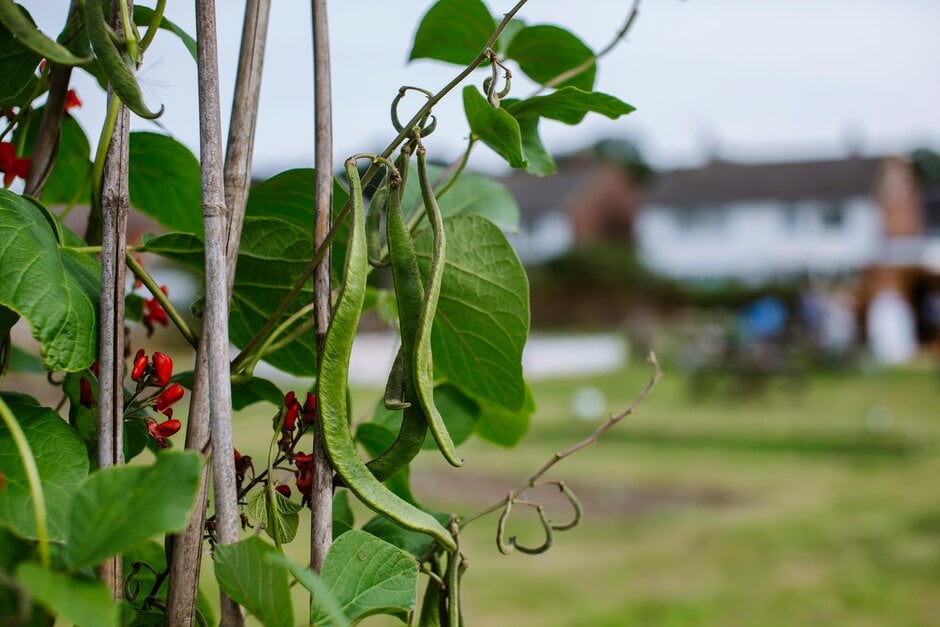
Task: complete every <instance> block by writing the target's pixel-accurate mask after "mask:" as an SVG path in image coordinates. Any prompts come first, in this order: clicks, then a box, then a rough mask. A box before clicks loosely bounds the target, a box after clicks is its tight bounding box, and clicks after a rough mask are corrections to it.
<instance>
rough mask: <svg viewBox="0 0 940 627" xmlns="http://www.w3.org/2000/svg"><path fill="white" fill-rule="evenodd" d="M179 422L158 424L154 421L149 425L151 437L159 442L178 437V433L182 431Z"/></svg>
mask: <svg viewBox="0 0 940 627" xmlns="http://www.w3.org/2000/svg"><path fill="white" fill-rule="evenodd" d="M181 426H182V425H181V424H180V421H179V420H174V419H170V420H164V421H163V422H161V423H159V424H157V421H156V420H154V421H153V422H150V423H149V424H148V425H147V430H148V431H149V432H150V435H152V436H153V437H154V439H157V440H163V439H166V438H168V437H170V436H172V435H176V432H177V431H179V430H180V427H181Z"/></svg>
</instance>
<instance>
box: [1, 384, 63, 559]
mask: <svg viewBox="0 0 940 627" xmlns="http://www.w3.org/2000/svg"><path fill="white" fill-rule="evenodd" d="M0 417H2V418H3V422H4V423H6V426H7V429H9V430H10V435H11V436H12V437H13V443H14V444H15V445H16V451H17V453H19V456H20V461H22V462H23V469H24V470H25V471H26V481H27V482H28V483H29V493H30V494H31V495H32V497H33V516H34V517H35V519H36V537H37V539H38V540H39V561H41V562H42V565H43V566H45V567H46V568H49V566H50V565H51V563H52V560H51V558H50V554H49V530H48V525H47V523H46V499H45V497H44V496H43V493H42V483H41V482H40V480H39V469H38V468H37V467H36V458H35V457H33V451H32V449H30V448H29V441H27V439H26V434H24V433H23V430H22V429H21V428H20V423H19V422H17V420H16V416H14V415H13V412H12V411H11V410H10V407H9V406H8V405H7V404H6V403H5V402H4V401H3V399H2V398H0Z"/></svg>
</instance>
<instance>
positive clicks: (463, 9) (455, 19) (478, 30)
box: [408, 0, 495, 65]
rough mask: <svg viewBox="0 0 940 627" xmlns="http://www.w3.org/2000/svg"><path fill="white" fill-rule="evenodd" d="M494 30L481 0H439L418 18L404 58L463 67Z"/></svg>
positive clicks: (487, 11)
mask: <svg viewBox="0 0 940 627" xmlns="http://www.w3.org/2000/svg"><path fill="white" fill-rule="evenodd" d="M494 30H495V26H494V23H493V16H492V15H491V14H490V10H489V9H487V8H486V5H485V4H483V2H481V0H439V1H438V2H437V3H435V4H434V6H432V7H431V8H430V9H429V10H428V12H427V13H425V15H424V17H423V18H421V23H420V24H419V25H418V32H417V33H415V40H414V45H413V46H412V48H411V54H410V55H409V57H408V58H409V59H437V60H438V61H446V62H447V63H456V64H457V65H467V64H468V63H470V62H471V61H473V59H474V58H476V56H477V55H478V54H480V52H481V51H482V50H483V47H484V46H485V45H486V42H487V41H488V40H489V38H490V35H492V34H493V31H494Z"/></svg>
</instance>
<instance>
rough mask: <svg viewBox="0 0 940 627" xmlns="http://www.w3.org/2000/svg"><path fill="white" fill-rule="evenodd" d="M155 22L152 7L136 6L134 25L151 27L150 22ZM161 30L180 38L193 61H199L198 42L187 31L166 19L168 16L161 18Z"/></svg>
mask: <svg viewBox="0 0 940 627" xmlns="http://www.w3.org/2000/svg"><path fill="white" fill-rule="evenodd" d="M152 20H153V9H151V8H150V7H144V6H135V7H134V23H135V24H137V25H138V26H149V25H150V22H151V21H152ZM158 27H159V28H162V29H164V30H167V31H169V32H171V33H173V34H174V35H176V36H177V37H179V38H180V41H181V42H183V45H184V46H186V49H187V50H188V51H189V54H190V55H192V57H193V61H197V62H198V61H199V57H198V55H197V54H196V40H195V39H193V38H192V37H190V35H189V33H187V32H186V31H185V30H183V29H182V28H180V27H179V26H177V25H176V24H174V23H173V22H171V21H170V20H168V19H166V16H163V17H161V18H160V24H159V25H158Z"/></svg>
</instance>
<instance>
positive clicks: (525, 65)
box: [506, 24, 597, 91]
mask: <svg viewBox="0 0 940 627" xmlns="http://www.w3.org/2000/svg"><path fill="white" fill-rule="evenodd" d="M506 54H507V56H508V57H509V58H511V59H515V60H516V62H517V63H518V64H519V67H520V68H521V69H522V71H523V72H525V73H526V75H528V77H529V78H531V79H532V80H534V81H535V82H536V83H546V82H548V81H550V80H552V79H553V78H555V77H556V76H558V75H560V74H561V73H562V72H566V71H567V70H570V69H572V68H574V67H576V66H578V65H580V64H582V63H584V62H585V61H588V60H589V59H593V58H594V52H593V51H592V50H591V49H590V48H588V47H587V46H586V45H585V44H584V42H583V41H581V40H580V39H578V37H577V36H575V35H573V34H571V33H570V32H569V31H567V30H565V29H564V28H559V27H558V26H551V25H548V24H540V25H537V26H528V27H526V28H523V29H522V30H521V31H519V32H518V33H516V36H515V37H513V38H512V41H511V42H510V44H509V49H508V50H507V53H506ZM596 72H597V64H596V63H592V64H591V65H590V67H588V68H587V69H586V70H584V71H583V72H581V73H580V74H578V75H576V76H573V77H572V78H569V79H568V80H566V81H564V82H562V83H561V84H560V85H558V86H559V87H567V86H569V85H571V86H573V87H579V88H581V89H583V90H585V91H591V90H592V89H593V88H594V75H595V74H596Z"/></svg>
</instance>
